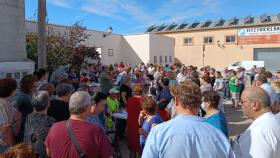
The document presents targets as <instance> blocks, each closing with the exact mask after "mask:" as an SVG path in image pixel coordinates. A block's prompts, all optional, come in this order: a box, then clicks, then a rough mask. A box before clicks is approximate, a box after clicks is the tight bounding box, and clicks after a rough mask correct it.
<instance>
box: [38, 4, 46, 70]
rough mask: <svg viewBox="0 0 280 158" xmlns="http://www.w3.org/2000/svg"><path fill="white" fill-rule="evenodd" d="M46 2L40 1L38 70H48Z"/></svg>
mask: <svg viewBox="0 0 280 158" xmlns="http://www.w3.org/2000/svg"><path fill="white" fill-rule="evenodd" d="M46 14H47V9H46V0H38V25H37V26H38V68H39V69H40V68H47V47H46V45H47V37H46V34H47V32H46Z"/></svg>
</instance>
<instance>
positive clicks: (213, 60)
mask: <svg viewBox="0 0 280 158" xmlns="http://www.w3.org/2000/svg"><path fill="white" fill-rule="evenodd" d="M161 35H164V36H167V37H173V38H175V57H176V58H178V60H179V61H180V62H182V63H183V64H186V65H196V66H199V67H202V65H203V57H202V53H203V39H204V37H205V36H213V37H214V41H213V44H206V45H205V65H210V66H213V67H216V68H222V67H226V66H228V65H229V64H232V63H234V62H236V61H242V60H253V52H254V48H274V47H280V44H251V45H238V44H237V28H229V29H220V30H204V31H202V30H200V31H188V32H177V33H176V32H173V33H161ZM228 35H236V43H232V44H227V43H226V42H225V36H228ZM186 37H188V38H189V37H190V38H193V45H184V39H185V38H186ZM218 40H219V41H220V45H223V46H224V47H223V46H221V47H219V46H218V44H217V41H218Z"/></svg>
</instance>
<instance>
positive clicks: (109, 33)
mask: <svg viewBox="0 0 280 158" xmlns="http://www.w3.org/2000/svg"><path fill="white" fill-rule="evenodd" d="M112 32H113V28H112V27H111V26H109V27H108V29H107V32H104V33H103V38H105V37H107V36H109V35H111V34H112Z"/></svg>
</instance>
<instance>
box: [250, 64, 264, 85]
mask: <svg viewBox="0 0 280 158" xmlns="http://www.w3.org/2000/svg"><path fill="white" fill-rule="evenodd" d="M264 72H265V68H264V67H258V68H257V73H256V75H255V78H254V83H253V86H256V79H257V77H258V76H259V75H263V74H264Z"/></svg>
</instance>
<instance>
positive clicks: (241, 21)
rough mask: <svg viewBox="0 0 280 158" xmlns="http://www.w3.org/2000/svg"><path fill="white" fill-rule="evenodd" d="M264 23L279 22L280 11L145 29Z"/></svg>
mask: <svg viewBox="0 0 280 158" xmlns="http://www.w3.org/2000/svg"><path fill="white" fill-rule="evenodd" d="M266 24H280V13H278V14H277V15H272V16H269V15H267V14H266V13H265V14H263V15H261V16H259V17H251V15H248V16H246V17H244V18H240V19H238V18H236V17H232V18H231V19H227V20H224V19H223V18H221V19H220V20H216V21H211V20H207V21H205V22H199V21H195V22H192V23H188V22H183V23H178V24H176V23H172V24H161V25H152V26H150V27H149V28H147V30H146V31H145V32H146V33H164V32H177V31H191V30H206V29H216V28H227V27H246V26H255V25H266Z"/></svg>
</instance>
